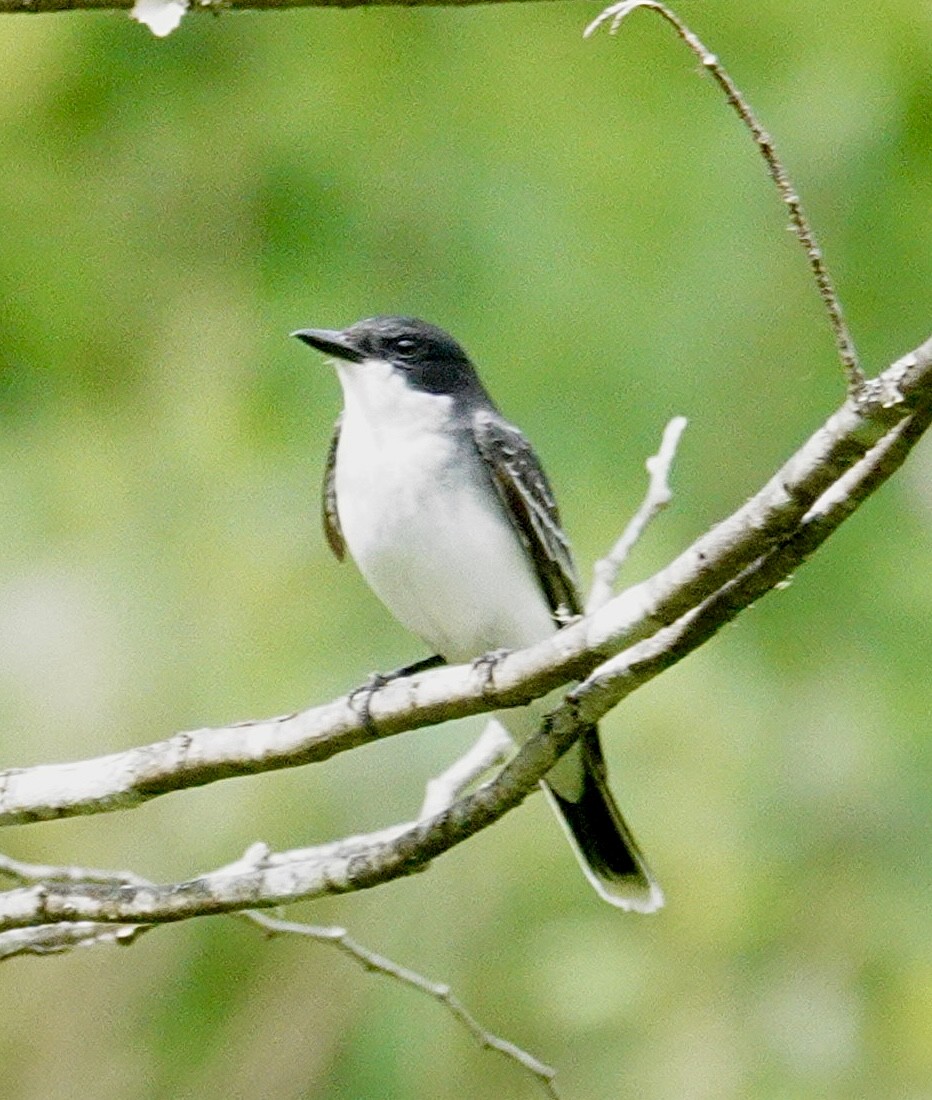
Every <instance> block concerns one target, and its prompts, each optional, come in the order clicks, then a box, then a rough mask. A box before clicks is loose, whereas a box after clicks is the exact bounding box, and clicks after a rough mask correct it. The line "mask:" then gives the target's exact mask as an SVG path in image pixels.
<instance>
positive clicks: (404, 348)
mask: <svg viewBox="0 0 932 1100" xmlns="http://www.w3.org/2000/svg"><path fill="white" fill-rule="evenodd" d="M394 346H395V351H396V352H397V353H398V355H400V356H401V357H402V359H407V358H409V357H410V356H411V355H413V354H414V349H415V348H416V347H417V341H416V340H413V339H412V338H411V337H410V336H399V337H398V338H397V339H396V340H395V341H394Z"/></svg>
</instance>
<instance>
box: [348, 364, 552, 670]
mask: <svg viewBox="0 0 932 1100" xmlns="http://www.w3.org/2000/svg"><path fill="white" fill-rule="evenodd" d="M391 381H392V380H387V384H390V383H391ZM399 381H400V380H399ZM344 392H345V396H346V399H347V400H346V410H345V414H344V421H343V428H342V431H341V436H340V446H339V450H338V452H337V465H336V490H337V508H338V512H339V516H340V525H341V527H342V530H343V535H344V538H345V539H346V543H347V546H348V547H349V550H350V553H351V554H352V556H353V558H354V560H355V561H356V564H357V565H358V566H359V569H360V571H361V572H362V574H363V576H364V577H365V578H366V580H367V582H368V583H369V585H370V586H371V587H372V589H373V590H374V592H375V593H376V595H377V596H378V597H379V598H380V599H381V600H382V602H383V603H384V604H385V606H386V607H387V608H388V609H389V611H391V613H392V614H393V615H394V616H395V618H396V619H398V620H399V622H401V623H402V624H403V625H404V626H406V627H407V628H408V629H409V630H411V631H412V632H413V633H415V634H417V635H419V636H420V637H421V638H423V639H424V641H426V642H427V644H428V645H429V646H431V648H432V649H434V650H435V651H436V652H437V653H440V654H441V655H442V656H444V657H446V658H447V660H450V661H466V660H469V659H470V658H472V657H477V656H479V655H481V654H482V653H485V652H487V651H488V650H491V649H499V648H504V649H518V648H522V647H523V646H527V645H531V644H533V643H534V642H537V641H540V640H541V639H543V638H545V637H547V636H548V634H550V633H552V632H553V630H554V629H555V627H554V623H553V619H552V617H551V615H550V610H549V608H548V606H547V602H546V599H545V597H544V595H543V593H542V592H541V590H540V588H539V586H538V584H537V582H536V579H535V577H534V575H533V571H532V570H531V569H529V568H528V564H527V561H526V558H525V554H524V550H523V547H522V546H521V543H520V541H519V539H518V536H517V534H516V533H515V532H514V531H513V529H512V528H511V526H510V525H509V524H508V522H507V520H506V519H505V515H504V512H503V511H502V510H500V509H496V510H495V511H492V510H491V509H489V508H488V500H489V498H488V494H489V493H492V492H493V488H492V486H491V485H490V484H488V485H481V486H480V485H478V484H474V482H473V481H471V480H470V479H469V478H466V477H460V476H457V477H449V476H448V475H449V474H450V471H451V465H450V463H451V462H453V463H459V464H460V465H459V468H457V466H456V465H454V466H453V467H452V469H453V471H454V472H456V473H462V464H463V463H464V462H466V463H471V462H476V463H479V462H481V459H479V457H478V455H475V454H472V453H470V452H469V450H468V449H466V448H465V447H463V442H462V440H458V437H457V436H456V434H455V433H451V432H450V431H449V430H446V431H445V430H444V427H445V426H446V425H445V423H444V422H445V421H446V418H447V415H448V412H449V403H448V399H438V398H436V397H434V396H431V395H425V394H419V393H412V392H411V391H410V390H408V389H407V387H404V388H403V389H399V390H398V392H397V393H395V392H392V396H393V397H394V398H395V400H396V404H397V408H396V409H395V410H394V411H395V412H396V413H397V415H394V416H385V415H384V412H385V409H384V399H385V394H384V393H383V394H381V395H380V399H381V400H382V402H383V405H382V407H381V408H380V414H381V415H380V416H379V417H378V421H377V426H376V425H373V423H372V421H371V419H370V417H369V416H367V415H366V411H367V410H366V406H365V405H364V404H362V403H361V402H359V401H358V400H354V395H353V392H352V386H348V385H347V384H346V382H345V381H344ZM414 427H417V428H418V429H419V430H417V431H415V430H413V428H414ZM477 468H478V467H477ZM496 504H497V501H496Z"/></svg>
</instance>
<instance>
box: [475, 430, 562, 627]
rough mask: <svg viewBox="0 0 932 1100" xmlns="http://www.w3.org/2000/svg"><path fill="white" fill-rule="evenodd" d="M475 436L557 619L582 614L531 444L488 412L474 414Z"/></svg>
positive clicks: (549, 492) (552, 506) (555, 513)
mask: <svg viewBox="0 0 932 1100" xmlns="http://www.w3.org/2000/svg"><path fill="white" fill-rule="evenodd" d="M472 427H473V437H474V439H475V441H476V446H477V448H478V449H479V454H480V455H481V456H482V459H483V461H484V462H485V465H486V468H487V469H488V471H489V475H490V476H491V479H492V482H493V484H494V485H495V489H496V491H497V492H498V495H499V497H500V498H501V501H502V503H503V504H504V506H505V511H506V513H507V515H508V518H509V519H510V521H511V523H512V525H513V527H514V529H515V531H516V532H517V534H518V537H519V538H520V539H521V542H522V543H523V544H524V547H525V549H526V550H527V552H528V554H529V555H530V558H531V560H532V561H533V563H534V568H535V569H536V571H537V579H538V581H539V582H540V586H541V589H542V590H543V592H544V595H545V596H546V597H547V602H548V603H549V604H550V610H551V611H552V612H553V615H554V618H555V619H557V621H559V620H560V619H561V618H563V617H565V616H566V615H568V614H569V615H579V614H581V613H582V602H581V601H580V598H579V590H578V587H577V581H576V569H575V567H574V565H573V556H572V553H571V551H570V544H569V542H568V540H567V538H566V535H565V534H564V533H563V528H562V527H561V526H560V515H559V512H558V511H557V504H556V501H555V500H554V498H553V490H552V489H551V488H550V483H549V482H548V481H547V475H546V474H545V473H544V471H543V470H542V469H541V468H540V463H539V462H538V461H537V456H536V455H535V454H534V451H533V450H532V449H531V445H530V443H528V441H527V440H526V439H525V438H524V436H523V435H522V434H521V432H519V431H518V429H517V428H515V427H513V426H512V425H511V424H509V423H507V422H506V421H505V420H502V419H501V418H500V417H498V416H495V415H494V414H493V413H491V412H487V411H485V410H483V411H481V412H479V413H476V415H475V417H474V418H473V425H472Z"/></svg>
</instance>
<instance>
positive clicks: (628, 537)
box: [586, 416, 687, 615]
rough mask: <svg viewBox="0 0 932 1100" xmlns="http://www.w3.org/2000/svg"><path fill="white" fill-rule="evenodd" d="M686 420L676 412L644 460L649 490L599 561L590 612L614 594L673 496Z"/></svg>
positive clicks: (590, 594) (589, 613) (589, 601)
mask: <svg viewBox="0 0 932 1100" xmlns="http://www.w3.org/2000/svg"><path fill="white" fill-rule="evenodd" d="M686 424H687V420H686V417H685V416H675V417H674V418H673V419H672V420H671V421H670V422H669V423H668V424H667V426H666V428H664V430H663V439H662V440H661V443H660V450H659V451H658V452H657V453H656V454H655V455H651V457H650V458H648V459H647V461H646V462H645V463H644V465H645V466H646V467H647V473H648V475H649V479H648V484H647V492H646V494H645V496H644V500H643V501H642V502H641V507H640V508H638V510H637V511H636V512H635V513H634V515H633V516H632V517H631V520H630V522H629V523H628V525H627V526H626V527H625V529H624V531H623V532H622V534H621V538H620V539H619V540H618V541H617V542H616V543H615V545H614V546H613V547H612V549H611V551H610V552H609V553H608V554H607V555H606V556H605V557H604V558H601V559H600V560H599V561H597V562H596V563H595V567H594V569H593V573H594V576H593V580H592V589H591V591H590V592H589V599H588V600H587V601H586V614H587V615H591V614H592V612H593V611H598V609H599V608H600V607H604V606H605V604H607V603H608V601H609V600H610V599H611V598H612V593H613V592H614V590H615V582H616V580H617V579H618V572H619V570H620V569H621V567H622V566H623V565H624V563H625V562H626V561H627V559H628V555H629V554H630V553H631V551H632V550H633V549H634V547H635V544H636V543H637V541H638V539H639V538H640V537H641V535H642V534H643V533H644V530H645V529H646V527H647V525H648V524H649V523H650V522H651V520H652V519H654V517H655V516H656V515H657V514H658V513H659V512H662V511H663V509H664V508H666V506H667V505H668V504H669V503H670V501H671V499H672V497H673V493H672V491H671V489H670V484H669V480H668V478H669V475H670V467H671V466H672V465H673V459H674V458H675V457H676V448H677V447H678V446H679V443H680V436H681V435H682V434H683V431H684V429H685V428H686Z"/></svg>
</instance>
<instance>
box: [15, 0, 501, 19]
mask: <svg viewBox="0 0 932 1100" xmlns="http://www.w3.org/2000/svg"><path fill="white" fill-rule="evenodd" d="M503 2H505V0H193V3H192V4H191V5H190V8H189V10H190V11H192V12H195V11H200V12H207V13H209V14H212V15H217V14H218V13H220V12H223V11H272V10H281V11H284V10H288V9H290V8H358V7H405V8H410V7H415V6H417V7H448V8H459V7H475V6H476V5H478V4H493V3H503ZM134 3H135V0H0V15H4V14H6V15H11V14H29V13H37V12H62V11H129V10H130V9H131V8H132V7H133V6H134Z"/></svg>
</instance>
